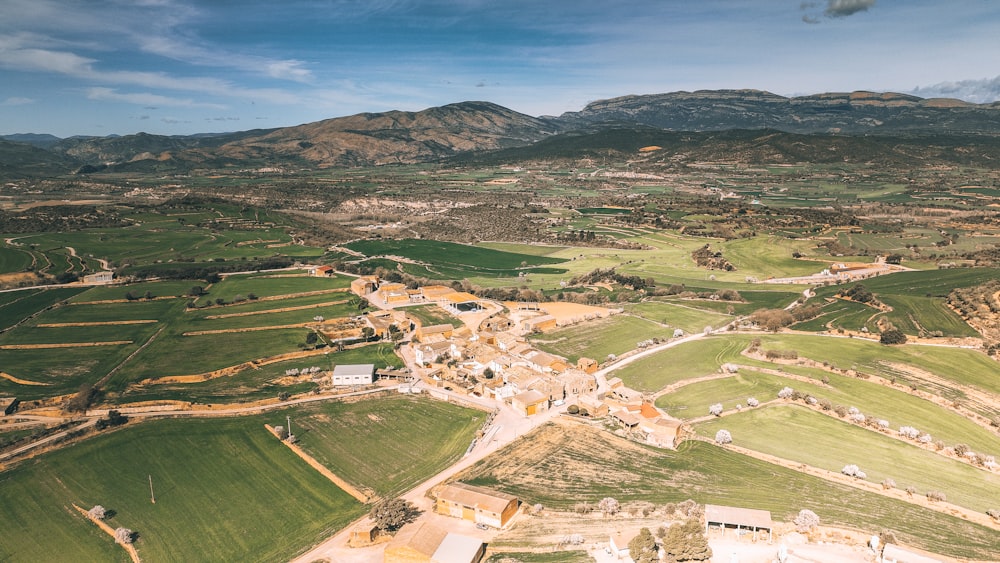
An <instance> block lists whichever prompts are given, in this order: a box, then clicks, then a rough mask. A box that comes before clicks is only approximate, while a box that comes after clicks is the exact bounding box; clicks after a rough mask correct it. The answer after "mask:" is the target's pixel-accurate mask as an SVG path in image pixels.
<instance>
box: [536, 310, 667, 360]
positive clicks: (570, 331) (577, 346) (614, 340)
mask: <svg viewBox="0 0 1000 563" xmlns="http://www.w3.org/2000/svg"><path fill="white" fill-rule="evenodd" d="M673 333H674V329H673V328H668V327H665V326H661V325H659V324H657V323H655V322H652V321H648V320H646V319H643V318H640V317H633V316H631V315H612V316H610V317H607V318H604V319H598V320H594V321H588V322H585V323H580V324H577V325H573V326H569V327H564V328H560V329H557V330H553V331H549V332H545V333H544V334H541V335H536V336H532V337H530V338H529V340H530V342H531V343H532V344H533V345H534V346H535V347H537V348H538V349H540V350H544V351H546V352H550V353H553V354H558V355H560V356H563V357H565V358H567V359H569V361H571V362H576V361H577V360H579V359H580V358H581V357H585V358H593V359H595V360H597V361H599V362H600V361H604V359H605V358H607V356H608V354H621V353H623V352H626V351H628V350H631V349H633V348H635V345H636V343H638V342H640V341H643V340H647V339H649V338H654V337H656V338H664V339H666V338H670V337H671V336H673Z"/></svg>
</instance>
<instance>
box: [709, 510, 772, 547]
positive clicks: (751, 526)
mask: <svg viewBox="0 0 1000 563" xmlns="http://www.w3.org/2000/svg"><path fill="white" fill-rule="evenodd" d="M712 526H716V527H718V528H719V529H720V530H722V534H723V535H725V534H726V529H735V530H736V532H737V535H739V533H740V532H741V531H742V530H747V531H752V532H753V539H755V540H756V539H757V532H759V531H761V530H767V541H768V542H770V541H771V530H772V526H773V524H772V522H771V512H770V511H768V510H757V509H753V508H738V507H735V506H720V505H716V504H706V505H705V533H706V534H707V533H708V531H709V530H710V529H711V528H712Z"/></svg>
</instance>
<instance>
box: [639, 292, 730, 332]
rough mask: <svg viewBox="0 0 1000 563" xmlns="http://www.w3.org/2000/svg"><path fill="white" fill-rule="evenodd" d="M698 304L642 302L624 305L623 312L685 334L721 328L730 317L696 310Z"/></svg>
mask: <svg viewBox="0 0 1000 563" xmlns="http://www.w3.org/2000/svg"><path fill="white" fill-rule="evenodd" d="M698 305H699V303H695V302H690V303H689V302H688V301H680V300H670V301H643V302H642V303H635V304H628V305H625V310H626V311H627V312H629V313H631V314H633V315H638V316H640V317H642V318H644V319H647V320H650V321H653V322H657V323H663V324H664V325H666V326H667V327H669V328H679V329H681V330H683V331H684V332H686V333H693V332H699V331H701V330H703V329H704V328H705V327H706V326H722V325H724V324H726V323H728V322H729V321H731V320H732V317H730V316H728V315H725V314H722V313H717V312H714V311H706V310H704V309H700V308H698Z"/></svg>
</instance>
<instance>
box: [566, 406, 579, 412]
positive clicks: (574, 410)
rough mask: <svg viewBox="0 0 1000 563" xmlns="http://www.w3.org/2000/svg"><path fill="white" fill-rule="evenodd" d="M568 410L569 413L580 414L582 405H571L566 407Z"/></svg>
mask: <svg viewBox="0 0 1000 563" xmlns="http://www.w3.org/2000/svg"><path fill="white" fill-rule="evenodd" d="M566 412H568V413H569V414H580V407H579V406H577V405H570V406H568V407H566Z"/></svg>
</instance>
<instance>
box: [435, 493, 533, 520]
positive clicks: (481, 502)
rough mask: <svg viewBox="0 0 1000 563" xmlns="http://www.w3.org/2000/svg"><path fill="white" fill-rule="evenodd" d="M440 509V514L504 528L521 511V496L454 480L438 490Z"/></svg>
mask: <svg viewBox="0 0 1000 563" xmlns="http://www.w3.org/2000/svg"><path fill="white" fill-rule="evenodd" d="M436 508H437V512H438V514H444V515H446V516H454V517H455V518H461V519H463V520H469V521H472V522H475V523H477V524H486V525H487V526H492V527H494V528H503V527H504V526H506V525H507V523H508V522H510V519H511V518H513V516H514V514H515V513H516V512H517V497H515V496H514V495H508V494H506V493H500V492H496V491H492V490H490V489H484V488H482V487H474V486H472V485H466V484H465V483H450V484H448V485H445V486H444V487H443V488H442V489H441V491H440V492H439V493H438V495H437V505H436Z"/></svg>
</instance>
